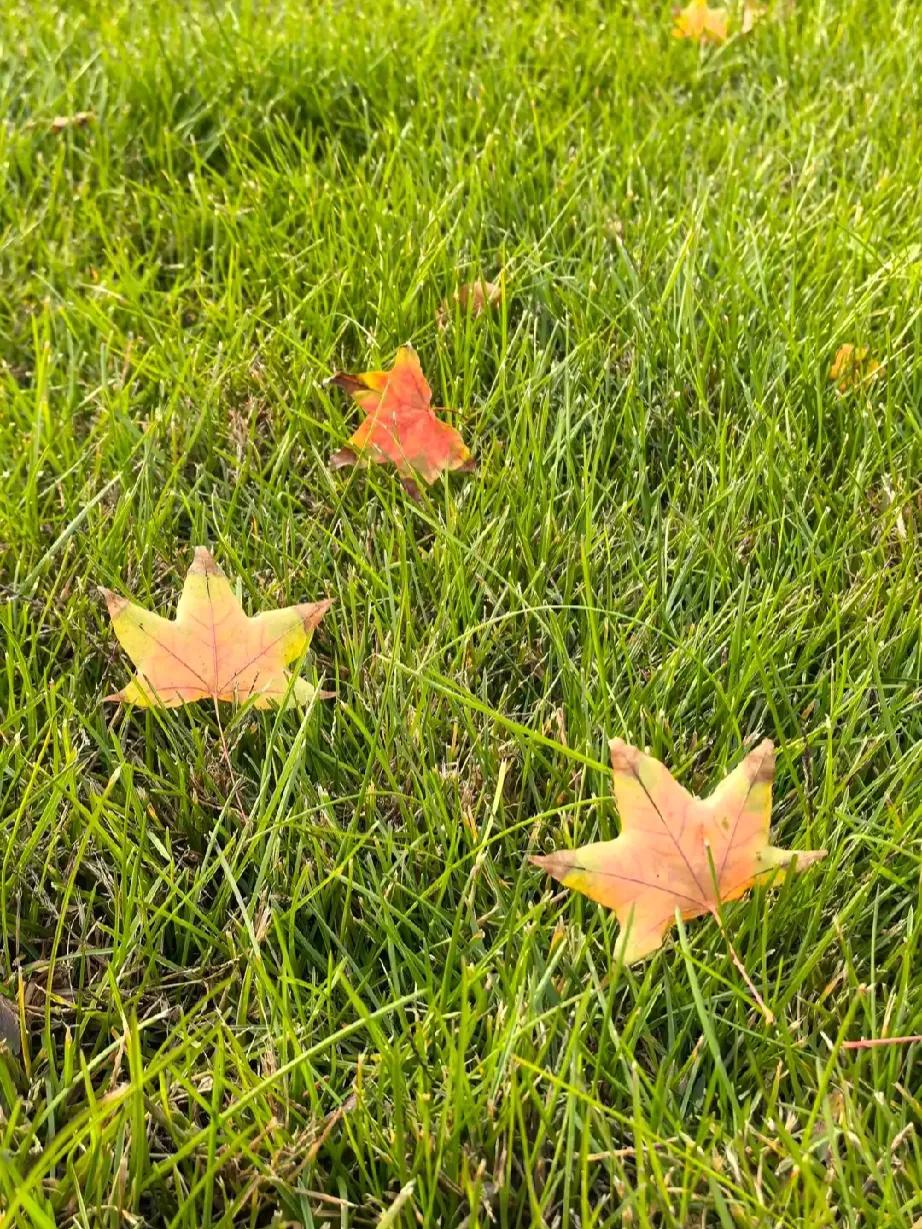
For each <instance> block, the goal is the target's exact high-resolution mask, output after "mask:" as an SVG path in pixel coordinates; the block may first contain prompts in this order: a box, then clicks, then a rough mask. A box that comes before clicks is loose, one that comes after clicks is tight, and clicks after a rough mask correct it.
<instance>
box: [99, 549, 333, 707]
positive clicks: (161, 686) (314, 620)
mask: <svg viewBox="0 0 922 1229" xmlns="http://www.w3.org/2000/svg"><path fill="white" fill-rule="evenodd" d="M100 592H101V593H102V594H103V596H104V597H105V599H106V604H107V606H108V607H109V615H110V616H111V619H112V627H113V630H114V631H115V634H116V636H117V637H118V640H119V643H120V644H121V646H122V648H123V649H124V650H125V652H126V653H127V654H128V656H129V657H130V658H131V660H132V661H133V662H134V664H135V666H136V667H137V671H138V672H137V674H136V675H135V677H134V678H133V679H132V680H131V682H130V683H129V684H128V686H127V687H125V688H124V689H123V690H122V691H120V692H117V693H116V694H115V695H112V696H107V697H106V699H107V700H124V701H125V702H126V703H129V704H139V705H141V706H142V707H145V708H177V707H178V706H179V705H181V704H190V703H192V702H193V701H194V700H205V699H211V700H227V701H230V702H232V703H238V704H239V703H243V702H245V701H246V700H252V701H253V703H254V706H255V707H256V708H269V707H270V706H271V705H273V704H280V703H283V702H284V700H285V697H286V696H290V699H291V702H292V703H295V704H306V703H308V702H309V701H310V700H312V699H314V698H315V697H326V696H329V694H330V693H329V692H318V691H316V690H315V688H313V687H312V686H311V685H310V683H308V682H307V680H306V679H303V678H297V679H295V680H294V682H293V683H292V681H291V676H290V675H289V673H288V671H287V670H286V669H285V667H286V666H287V665H288V663H289V662H292V661H294V660H295V658H297V657H299V656H300V655H301V653H303V651H304V650H305V648H306V647H307V645H308V644H309V643H310V638H311V633H312V632H313V630H314V628H315V627H316V626H317V624H318V623H319V622H320V620H321V619H322V618H323V616H324V614H326V612H327V610H328V609H329V607H330V602H329V601H323V602H307V603H305V604H304V605H301V606H286V607H285V608H284V609H281V610H267V611H265V612H264V613H263V614H258V615H254V616H253V617H252V618H248V617H247V615H245V614H244V612H243V607H242V606H241V605H240V602H239V601H238V600H237V595H236V594H235V593H234V591H233V589H232V588H231V587H230V585H229V584H228V582H227V578H226V577H225V575H224V573H223V572H222V571H221V569H220V568H219V567H218V565H217V564H216V563H215V561H214V559H212V557H211V555H210V554H209V552H208V551H207V550H206V549H205V547H204V546H197V547H196V548H195V558H194V560H193V562H192V566H191V567H190V568H189V571H188V573H187V575H186V580H185V583H184V584H183V588H182V594H181V596H180V599H179V604H178V606H177V608H176V618H175V619H164V618H162V617H161V616H160V615H156V614H151V612H150V611H148V610H145V609H144V608H143V607H142V606H135V605H134V604H133V603H132V602H130V601H129V600H128V598H125V597H119V596H118V594H117V593H113V592H112V591H111V589H101V590H100Z"/></svg>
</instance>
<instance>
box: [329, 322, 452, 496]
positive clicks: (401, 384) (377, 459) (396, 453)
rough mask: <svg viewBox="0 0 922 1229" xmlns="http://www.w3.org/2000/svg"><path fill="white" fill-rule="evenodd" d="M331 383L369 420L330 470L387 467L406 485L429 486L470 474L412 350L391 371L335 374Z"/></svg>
mask: <svg viewBox="0 0 922 1229" xmlns="http://www.w3.org/2000/svg"><path fill="white" fill-rule="evenodd" d="M330 383H331V384H335V385H336V386H337V387H338V388H342V389H345V391H346V392H347V393H349V394H350V396H351V397H352V399H353V400H354V401H355V402H356V403H357V404H358V405H359V406H360V407H361V409H362V410H364V412H365V414H366V415H367V417H366V419H365V421H364V422H363V423H362V425H361V426H360V427H359V429H358V430H357V431H356V432H355V434H354V435H353V436H352V437H351V439H350V440H349V441H348V446H347V447H346V448H341V449H339V451H338V452H334V453H333V455H332V456H331V457H330V465H331V466H332V468H333V469H341V468H342V467H343V466H348V465H356V464H368V465H372V464H374V465H387V464H391V465H394V466H395V467H396V469H397V473H398V474H399V475H400V477H401V478H402V479H404V481H405V483H406V482H413V481H414V479H416V478H421V479H422V480H423V482H426V483H431V482H435V480H436V478H438V476H439V474H441V473H443V472H444V471H446V470H464V471H468V470H472V469H473V468H474V465H475V463H474V460H473V458H472V457H471V454H470V452H469V451H468V449H467V447H466V445H465V443H464V441H463V440H462V438H461V436H460V434H459V433H458V432H457V431H456V430H455V429H454V427H450V426H449V425H448V423H445V422H442V421H441V420H440V419H439V418H436V415H435V411H434V410H433V409H432V405H431V402H432V392H431V390H430V388H429V385H428V384H427V383H426V378H425V376H424V375H423V372H422V368H421V367H420V365H419V359H418V358H417V355H416V351H415V350H414V349H413V348H412V347H411V346H401V348H400V349H399V350H398V351H397V357H396V359H395V360H394V366H393V367H392V368H391V369H390V371H366V372H363V373H362V374H360V375H348V374H347V373H346V372H338V373H337V374H336V375H334V376H333V377H332V378H331V380H330Z"/></svg>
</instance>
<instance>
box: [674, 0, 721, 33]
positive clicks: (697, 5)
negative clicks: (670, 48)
mask: <svg viewBox="0 0 922 1229" xmlns="http://www.w3.org/2000/svg"><path fill="white" fill-rule="evenodd" d="M673 18H674V20H675V25H674V26H673V28H672V37H673V38H690V39H694V41H695V42H696V43H705V42H712V43H725V42H726V41H727V26H728V22H729V14H728V12H727V10H726V9H712V8H711V7H710V5H709V4H708V2H707V0H690V3H689V4H686V6H685V8H684V9H675V10H674V12H673Z"/></svg>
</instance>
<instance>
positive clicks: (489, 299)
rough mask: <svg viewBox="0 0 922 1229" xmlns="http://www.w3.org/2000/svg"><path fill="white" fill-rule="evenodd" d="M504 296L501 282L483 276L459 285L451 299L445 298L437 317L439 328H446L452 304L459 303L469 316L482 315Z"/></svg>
mask: <svg viewBox="0 0 922 1229" xmlns="http://www.w3.org/2000/svg"><path fill="white" fill-rule="evenodd" d="M502 297H503V289H502V286H500V284H499V282H488V281H487V280H486V278H481V279H480V280H479V281H477V282H465V284H464V285H463V286H459V287H458V289H457V290H456V291H455V293H454V294H453V295H452V297H451V298H450V299H445V300H444V301H443V302H442V304H441V306H440V307H439V310H438V313H437V314H436V319H437V321H438V324H439V328H442V329H444V328H446V327H447V326H448V322H449V320H450V319H451V314H452V305H453V304H455V303H457V304H458V306H459V307H460V308H461V310H462V311H463V312H467V314H468V315H469V316H480V315H482V314H483V313H484V312H485V311H486V310H487V309H488V308H491V307H496V306H497V304H498V303H499V301H500V300H501V299H502Z"/></svg>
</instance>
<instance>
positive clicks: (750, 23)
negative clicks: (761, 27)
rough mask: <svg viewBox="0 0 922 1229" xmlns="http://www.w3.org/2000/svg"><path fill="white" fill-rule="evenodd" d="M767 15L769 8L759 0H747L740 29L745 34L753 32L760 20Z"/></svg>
mask: <svg viewBox="0 0 922 1229" xmlns="http://www.w3.org/2000/svg"><path fill="white" fill-rule="evenodd" d="M767 15H768V9H767V8H766V7H765V5H764V4H759V3H758V2H757V0H745V3H744V5H743V17H742V21H741V23H740V30H741V31H742V33H743V34H749V33H751V32H752V30H753V29H754V28H755V27H756V26H757V25H758V24H759V22H760V21H762V19H763V18H764V17H766V16H767Z"/></svg>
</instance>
